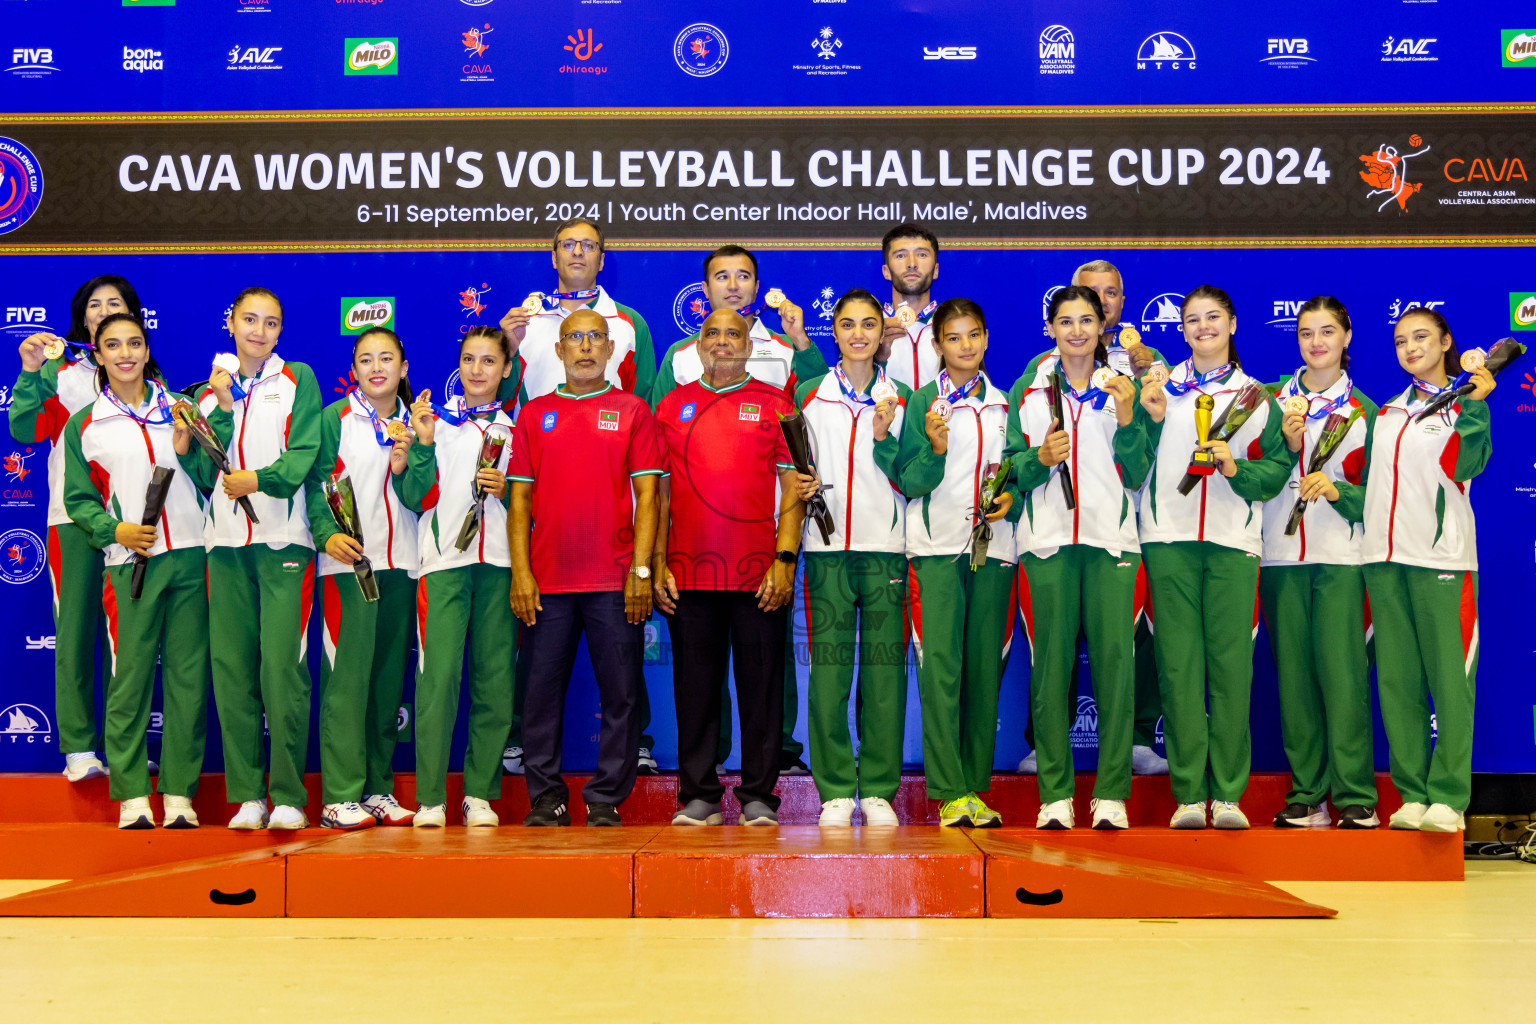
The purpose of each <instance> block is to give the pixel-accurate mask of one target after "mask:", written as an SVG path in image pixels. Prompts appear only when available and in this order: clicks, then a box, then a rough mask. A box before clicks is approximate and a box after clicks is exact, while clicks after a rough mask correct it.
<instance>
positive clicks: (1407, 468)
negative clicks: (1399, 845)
mask: <svg viewBox="0 0 1536 1024" xmlns="http://www.w3.org/2000/svg"><path fill="white" fill-rule="evenodd" d="M1392 335H1393V343H1394V344H1395V345H1396V347H1397V361H1398V365H1400V366H1401V367H1402V368H1403V369H1404V370H1406V371H1407V372H1408V373H1409V374H1410V375H1411V376H1412V378H1413V383H1412V384H1410V385H1409V386H1408V388H1407V389H1406V390H1404V391H1403V393H1402V394H1400V395H1398V396H1397V397H1396V398H1394V399H1392V401H1390V402H1388V403H1387V404H1386V405H1385V406H1384V407H1383V408H1382V410H1381V414H1380V416H1378V417H1377V423H1376V429H1375V430H1374V432H1373V433H1372V437H1371V444H1370V458H1369V460H1368V468H1369V474H1368V475H1369V480H1368V483H1367V486H1366V490H1365V509H1364V514H1363V515H1364V522H1365V537H1364V539H1363V540H1362V541H1361V552H1360V553H1361V557H1362V559H1363V560H1364V562H1365V570H1364V571H1365V587H1366V590H1367V591H1368V592H1369V594H1370V598H1371V618H1372V620H1373V621H1374V623H1375V626H1376V683H1377V687H1378V689H1379V691H1380V694H1381V718H1382V722H1383V723H1384V724H1385V725H1386V728H1387V743H1388V746H1389V751H1390V763H1391V769H1392V783H1393V785H1395V786H1396V787H1397V791H1398V793H1400V794H1401V795H1402V798H1403V801H1404V802H1403V806H1402V807H1401V808H1400V809H1398V810H1397V811H1396V812H1394V813H1393V815H1392V818H1391V821H1390V824H1391V827H1392V828H1398V829H1421V830H1423V831H1425V832H1457V831H1460V830H1462V829H1463V828H1465V827H1466V821H1465V818H1464V814H1465V812H1466V809H1467V803H1468V801H1469V799H1470V796H1471V785H1472V707H1473V697H1474V694H1475V691H1476V684H1477V654H1478V638H1477V523H1476V520H1475V519H1474V517H1473V514H1472V502H1471V494H1470V491H1471V485H1472V479H1473V478H1474V477H1475V476H1477V475H1478V474H1479V473H1481V472H1482V471H1483V468H1484V467H1485V466H1486V465H1487V464H1488V457H1489V456H1490V455H1491V454H1492V451H1493V445H1492V442H1491V440H1490V437H1489V417H1488V406H1487V404H1486V399H1487V397H1488V395H1489V393H1490V392H1492V391H1493V387H1494V383H1493V374H1492V373H1490V372H1489V371H1488V369H1487V368H1486V367H1485V366H1484V365H1483V353H1482V352H1481V351H1479V350H1476V349H1474V350H1473V351H1471V352H1468V353H1467V354H1466V355H1464V356H1461V355H1458V353H1457V349H1456V342H1455V340H1454V339H1453V338H1452V337H1451V329H1450V327H1449V325H1447V324H1446V322H1445V318H1444V317H1442V316H1441V315H1440V314H1439V313H1437V312H1435V311H1433V310H1429V309H1422V308H1419V307H1414V308H1413V309H1409V310H1408V311H1407V312H1405V313H1403V315H1402V316H1400V317H1398V319H1397V324H1396V326H1395V327H1394V328H1393V329H1392ZM1458 366H1459V367H1460V368H1461V371H1462V372H1461V374H1460V376H1456V377H1455V379H1454V380H1453V379H1451V378H1452V377H1453V375H1455V374H1456V371H1457V368H1458ZM1463 384H1471V385H1472V387H1473V389H1472V391H1471V393H1470V394H1467V395H1464V396H1462V397H1461V398H1458V399H1456V400H1455V401H1453V402H1451V403H1450V404H1448V405H1445V406H1444V407H1442V408H1440V409H1439V410H1438V411H1435V412H1432V413H1430V414H1429V415H1428V416H1425V417H1423V418H1420V413H1422V412H1424V411H1425V408H1424V407H1425V403H1427V402H1428V401H1430V400H1431V399H1434V398H1435V397H1437V396H1439V395H1441V394H1443V393H1445V392H1447V391H1453V390H1455V389H1456V388H1457V386H1458V385H1463ZM1428 699H1433V700H1434V716H1433V717H1434V725H1435V729H1436V735H1435V736H1434V737H1431V730H1430V718H1431V715H1430V710H1429V702H1428ZM1432 739H1433V751H1431V740H1432Z"/></svg>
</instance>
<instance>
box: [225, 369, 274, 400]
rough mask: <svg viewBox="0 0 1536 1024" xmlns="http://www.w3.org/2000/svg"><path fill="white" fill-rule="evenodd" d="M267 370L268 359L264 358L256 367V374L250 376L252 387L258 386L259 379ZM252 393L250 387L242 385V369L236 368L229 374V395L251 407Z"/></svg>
mask: <svg viewBox="0 0 1536 1024" xmlns="http://www.w3.org/2000/svg"><path fill="white" fill-rule="evenodd" d="M266 372H267V360H266V359H263V360H262V361H261V366H259V367H258V368H257V369H256V375H255V376H254V377H252V378H250V380H251V388H254V387H255V386H256V383H257V381H259V380H261V375H262V374H263V373H266ZM250 394H251V390H250V388H243V387H241V386H240V371H239V369H236V370H235V372H234V373H232V374H230V375H229V397H230V398H233V399H234V400H235V401H237V402H244V403H245V406H246V408H247V409H249V408H250V406H251V403H250Z"/></svg>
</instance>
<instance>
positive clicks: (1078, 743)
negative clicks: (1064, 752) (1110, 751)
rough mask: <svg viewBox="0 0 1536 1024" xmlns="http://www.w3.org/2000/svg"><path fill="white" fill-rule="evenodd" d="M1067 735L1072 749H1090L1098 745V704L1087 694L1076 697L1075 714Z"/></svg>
mask: <svg viewBox="0 0 1536 1024" xmlns="http://www.w3.org/2000/svg"><path fill="white" fill-rule="evenodd" d="M1067 737H1068V739H1069V740H1070V741H1071V743H1072V748H1073V749H1074V750H1091V749H1093V748H1095V747H1097V746H1098V745H1099V706H1098V705H1097V704H1095V703H1094V701H1093V698H1092V697H1090V696H1088V695H1087V694H1083V695H1082V696H1080V697H1078V698H1077V714H1076V715H1074V716H1073V718H1072V728H1071V729H1070V730H1068V732H1067Z"/></svg>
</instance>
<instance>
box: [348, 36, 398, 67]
mask: <svg viewBox="0 0 1536 1024" xmlns="http://www.w3.org/2000/svg"><path fill="white" fill-rule="evenodd" d="M346 53H347V67H346V73H347V74H349V75H395V74H399V72H400V64H399V61H398V59H397V58H398V57H399V56H400V40H399V39H397V38H390V39H348V40H347V41H346Z"/></svg>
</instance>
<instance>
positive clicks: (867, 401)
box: [832, 363, 885, 405]
mask: <svg viewBox="0 0 1536 1024" xmlns="http://www.w3.org/2000/svg"><path fill="white" fill-rule="evenodd" d="M832 374H833V376H834V377H835V378H836V379H837V386H838V387H840V388H842V389H843V394H844V395H846V396H847V397H848V401H850V402H852V403H853V404H854V405H874V404H875V400H874V399H873V398H872V397H870V396H869V394H868V393H867V392H864V391H858V390H856V389H855V388H854V386H853V381H851V380H849V379H848V375H847V374H846V373H844V372H843V364H842V363H838V364H837V365H836V366H834V367H832ZM884 380H885V368H884V367H883V366H877V367H875V379H874V380H872V381H870V382H869V387H870V390H874V387H875V385H876V384H879V383H881V382H882V381H884Z"/></svg>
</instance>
